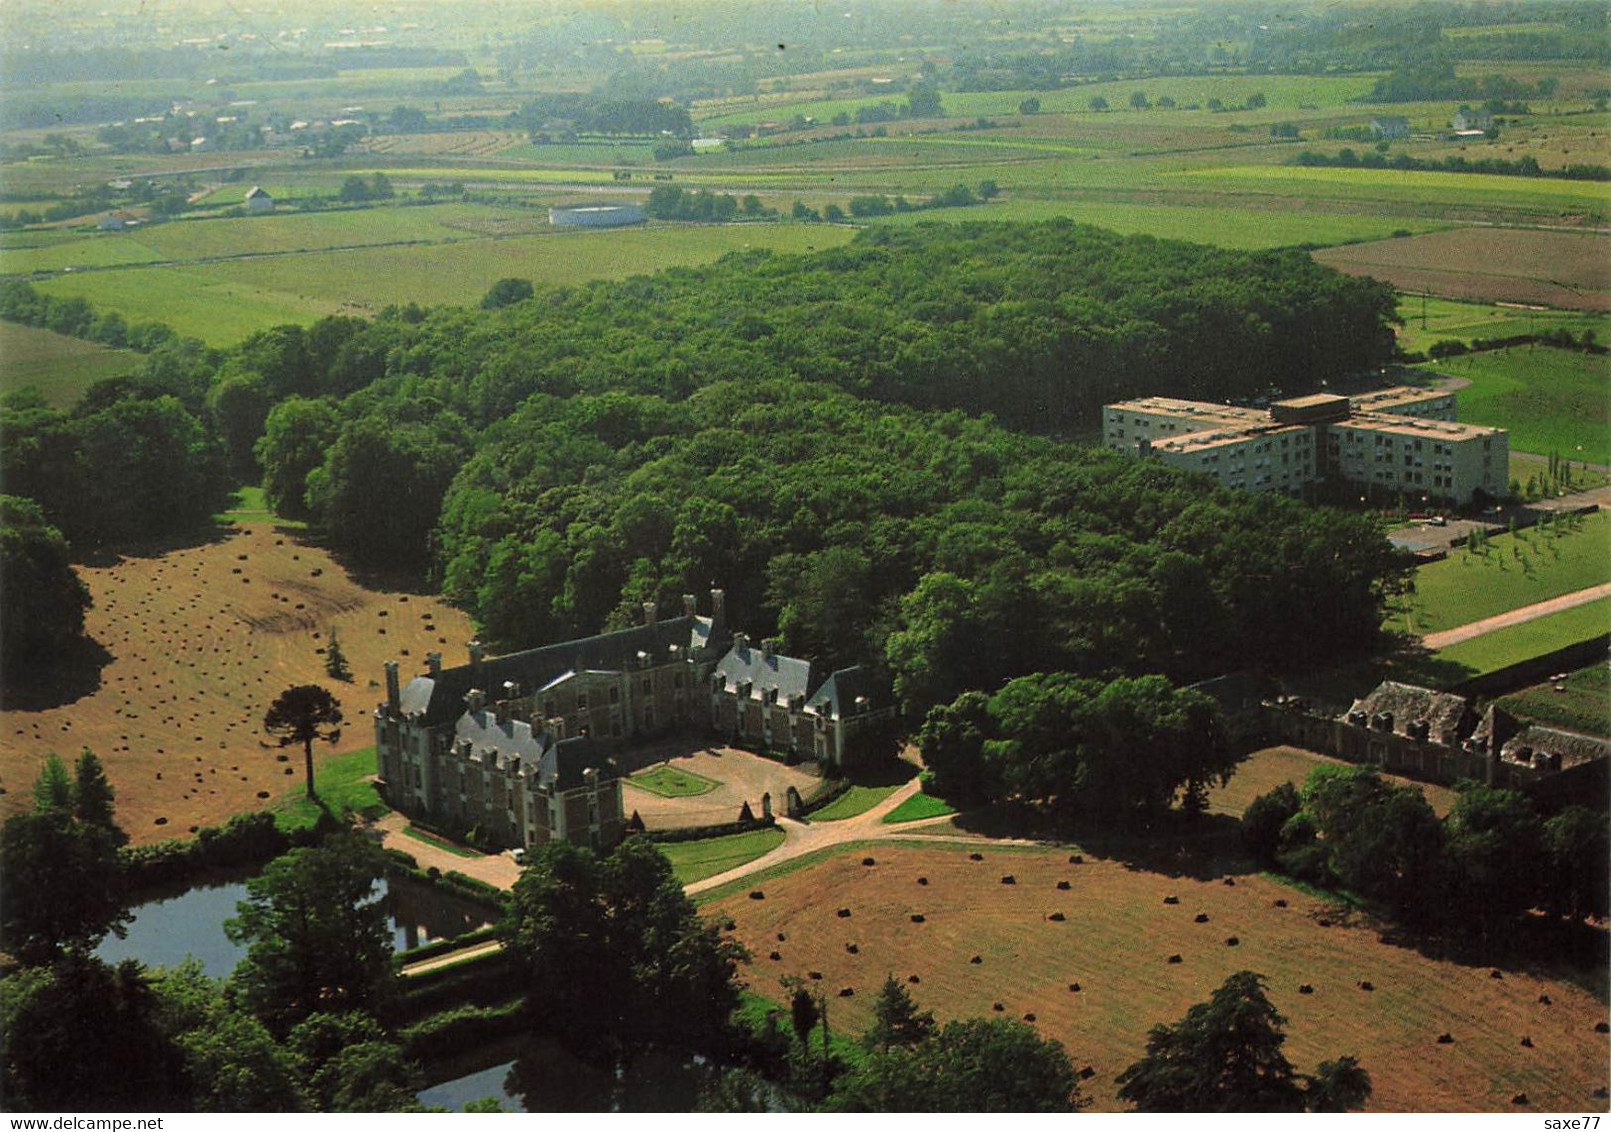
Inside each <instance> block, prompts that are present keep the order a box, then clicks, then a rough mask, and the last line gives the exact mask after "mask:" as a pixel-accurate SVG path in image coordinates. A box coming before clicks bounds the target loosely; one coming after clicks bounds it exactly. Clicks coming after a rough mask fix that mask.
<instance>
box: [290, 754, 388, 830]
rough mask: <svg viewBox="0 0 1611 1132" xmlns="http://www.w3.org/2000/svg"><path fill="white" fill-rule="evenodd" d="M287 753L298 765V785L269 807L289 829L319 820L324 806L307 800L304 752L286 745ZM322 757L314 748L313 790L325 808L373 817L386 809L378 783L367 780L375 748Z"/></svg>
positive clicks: (305, 825)
mask: <svg viewBox="0 0 1611 1132" xmlns="http://www.w3.org/2000/svg"><path fill="white" fill-rule="evenodd" d="M286 753H287V754H290V755H291V757H292V762H293V765H294V766H295V767H296V781H297V785H296V787H295V788H294V789H291V790H288V791H286V792H285V793H284V794H283V795H281V796H280V798H279V799H278V800H277V801H275V802H274V803H273V804H272V806H271V807H270V808H271V809H272V810H273V811H274V820H275V824H276V825H278V826H279V827H280V828H281V829H283V830H285V831H287V832H290V831H292V830H297V829H307V828H309V827H310V826H312V825H313V824H314V823H315V822H317V821H318V820H319V814H320V812H321V809H320V806H319V804H318V803H315V802H310V801H308V798H307V795H306V793H305V792H304V790H303V781H304V779H303V770H302V752H301V751H300V750H298V749H296V748H292V747H287V748H286ZM319 759H320V756H319V752H318V751H317V750H315V751H314V752H313V760H314V761H313V792H314V793H315V794H317V795H318V796H319V802H322V803H323V804H324V805H323V808H324V809H325V810H328V811H329V812H330V813H331V814H333V815H335V816H336V817H338V818H339V817H341V815H342V814H344V813H348V812H352V813H355V814H363V815H366V816H370V817H378V816H379V815H380V814H383V813H385V812H386V810H387V808H388V807H387V806H386V803H385V802H383V801H381V799H380V794H379V793H378V792H376V790H375V784H374V783H373V782H370V781H368V780H369V779H370V778H372V777H373V776H374V774H375V748H373V747H365V748H364V749H363V750H361V751H349V752H347V753H346V754H344V755H336V756H334V757H332V758H328V759H325V760H324V761H323V762H320V761H319Z"/></svg>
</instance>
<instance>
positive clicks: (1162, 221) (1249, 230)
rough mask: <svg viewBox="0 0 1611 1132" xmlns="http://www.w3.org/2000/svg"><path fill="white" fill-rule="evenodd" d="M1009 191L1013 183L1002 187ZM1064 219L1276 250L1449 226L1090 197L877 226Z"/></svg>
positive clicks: (1012, 202)
mask: <svg viewBox="0 0 1611 1132" xmlns="http://www.w3.org/2000/svg"><path fill="white" fill-rule="evenodd" d="M1004 187H1005V188H1006V191H1008V192H1009V193H1010V192H1011V188H1010V183H1008V184H1005V185H1004ZM1053 217H1067V218H1068V219H1070V220H1073V221H1075V222H1077V223H1080V224H1094V225H1095V226H1097V227H1098V228H1111V229H1112V230H1113V231H1115V232H1122V233H1124V234H1126V235H1129V234H1131V233H1142V234H1145V235H1149V236H1157V237H1159V238H1160V239H1171V240H1192V241H1195V242H1197V243H1202V244H1218V245H1220V246H1221V247H1227V248H1249V249H1253V248H1278V247H1289V246H1293V245H1297V244H1320V245H1325V244H1341V243H1346V242H1348V241H1350V240H1371V239H1382V238H1384V237H1386V236H1389V235H1391V234H1392V233H1393V232H1395V231H1397V230H1398V229H1401V228H1406V229H1409V230H1410V231H1412V232H1416V233H1420V232H1431V231H1435V230H1437V229H1439V228H1445V227H1448V225H1446V224H1442V223H1439V222H1438V221H1435V220H1425V219H1418V218H1411V217H1405V216H1392V215H1377V216H1360V215H1346V214H1327V213H1319V212H1301V213H1300V212H1289V211H1272V210H1266V209H1256V208H1234V207H1210V206H1206V205H1205V206H1203V207H1200V208H1194V207H1190V206H1186V205H1168V204H1156V205H1154V204H1111V203H1101V202H1085V201H1048V200H1024V199H1017V198H1013V199H997V200H994V201H991V202H990V203H989V204H987V205H983V206H980V207H976V208H945V209H935V210H934V211H933V212H905V213H897V214H895V215H892V216H884V217H879V218H877V219H876V220H874V221H872V223H877V224H925V223H962V222H965V221H974V220H1004V221H1023V222H1029V221H1039V220H1050V219H1052V218H1053Z"/></svg>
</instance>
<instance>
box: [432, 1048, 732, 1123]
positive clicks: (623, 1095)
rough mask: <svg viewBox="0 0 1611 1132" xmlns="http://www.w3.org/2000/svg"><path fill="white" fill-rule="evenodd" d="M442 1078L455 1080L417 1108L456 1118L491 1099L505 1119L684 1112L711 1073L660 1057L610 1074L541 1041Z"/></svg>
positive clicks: (475, 1055) (681, 1058)
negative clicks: (507, 1113)
mask: <svg viewBox="0 0 1611 1132" xmlns="http://www.w3.org/2000/svg"><path fill="white" fill-rule="evenodd" d="M448 1071H449V1072H457V1073H459V1075H458V1076H456V1077H453V1078H451V1079H449V1080H446V1081H443V1082H442V1083H440V1084H437V1085H432V1086H431V1087H430V1088H428V1089H422V1090H420V1092H419V1094H418V1096H419V1099H420V1103H422V1104H426V1105H433V1106H436V1107H440V1108H446V1109H449V1110H450V1111H453V1112H458V1111H460V1110H462V1109H463V1108H464V1106H465V1105H467V1104H469V1103H470V1102H471V1101H478V1100H482V1099H484V1098H486V1097H494V1098H496V1099H497V1100H498V1101H499V1102H500V1103H501V1104H502V1105H503V1107H504V1109H505V1110H506V1111H511V1112H690V1111H692V1109H693V1107H694V1102H695V1101H696V1100H697V1099H698V1096H699V1091H700V1089H701V1088H702V1087H703V1086H704V1084H705V1082H706V1080H707V1079H709V1077H710V1075H711V1072H712V1070H711V1067H710V1065H709V1063H708V1062H706V1060H705V1059H704V1058H703V1057H700V1056H699V1055H697V1054H693V1055H680V1054H674V1053H668V1052H661V1051H651V1052H650V1053H647V1054H645V1055H643V1056H642V1057H639V1058H638V1059H637V1060H635V1061H634V1062H633V1063H632V1066H631V1067H630V1068H629V1069H627V1070H626V1071H624V1072H612V1071H610V1070H609V1069H606V1068H603V1067H600V1066H597V1065H593V1064H590V1063H588V1062H586V1061H583V1060H581V1059H579V1058H578V1057H576V1056H575V1055H574V1054H572V1053H571V1052H570V1051H568V1050H567V1049H565V1047H564V1046H562V1045H561V1044H560V1043H559V1042H557V1041H555V1040H554V1039H553V1038H549V1037H541V1036H530V1037H523V1038H515V1039H510V1040H508V1041H504V1042H498V1043H494V1044H493V1045H490V1046H487V1047H485V1048H483V1049H480V1050H476V1051H473V1052H470V1053H467V1054H465V1055H463V1056H462V1057H460V1058H457V1059H455V1061H454V1063H453V1064H452V1065H451V1066H449V1067H448Z"/></svg>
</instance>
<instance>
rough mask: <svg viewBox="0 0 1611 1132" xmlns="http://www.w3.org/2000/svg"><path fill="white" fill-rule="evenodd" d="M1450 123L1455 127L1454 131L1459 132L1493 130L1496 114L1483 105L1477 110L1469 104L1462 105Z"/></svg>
mask: <svg viewBox="0 0 1611 1132" xmlns="http://www.w3.org/2000/svg"><path fill="white" fill-rule="evenodd" d="M1449 125H1451V126H1452V127H1454V132H1455V133H1457V134H1458V133H1463V132H1465V131H1467V130H1491V129H1493V125H1494V116H1493V113H1492V112H1491V111H1489V110H1487V109H1485V108H1484V107H1481V106H1479V107H1477V108H1476V109H1475V110H1473V109H1472V108H1471V107H1469V106H1462V107H1460V109H1458V110H1456V111H1455V112H1454V117H1453V118H1451V119H1450V120H1449Z"/></svg>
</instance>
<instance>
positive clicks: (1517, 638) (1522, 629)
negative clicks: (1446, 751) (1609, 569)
mask: <svg viewBox="0 0 1611 1132" xmlns="http://www.w3.org/2000/svg"><path fill="white" fill-rule="evenodd" d="M1608 630H1611V597H1603V598H1601V599H1600V600H1598V601H1591V602H1589V603H1588V604H1586V605H1579V606H1577V607H1576V608H1573V609H1565V610H1562V611H1561V612H1559V613H1551V614H1550V615H1548V616H1547V617H1540V618H1537V619H1536V620H1533V621H1527V622H1524V623H1522V624H1520V625H1512V626H1510V627H1509V628H1506V629H1495V630H1494V631H1493V632H1491V633H1484V634H1483V635H1482V636H1480V637H1473V638H1471V639H1470V640H1469V641H1461V642H1460V643H1459V644H1457V645H1450V646H1449V647H1448V648H1446V649H1440V650H1439V651H1438V652H1437V653H1436V654H1435V655H1436V659H1437V660H1438V661H1441V662H1443V664H1444V665H1458V666H1459V667H1460V668H1462V669H1464V670H1465V671H1466V675H1467V676H1475V675H1480V674H1482V673H1484V672H1493V671H1495V670H1497V669H1500V668H1504V667H1506V666H1508V665H1512V664H1517V663H1519V662H1521V661H1523V660H1529V659H1531V658H1532V657H1535V656H1543V655H1544V654H1545V653H1550V652H1554V651H1555V650H1556V649H1561V648H1565V647H1566V646H1567V645H1573V644H1577V643H1578V642H1579V641H1587V640H1591V639H1593V638H1594V637H1597V636H1599V635H1601V634H1603V633H1605V632H1607V631H1608Z"/></svg>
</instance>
